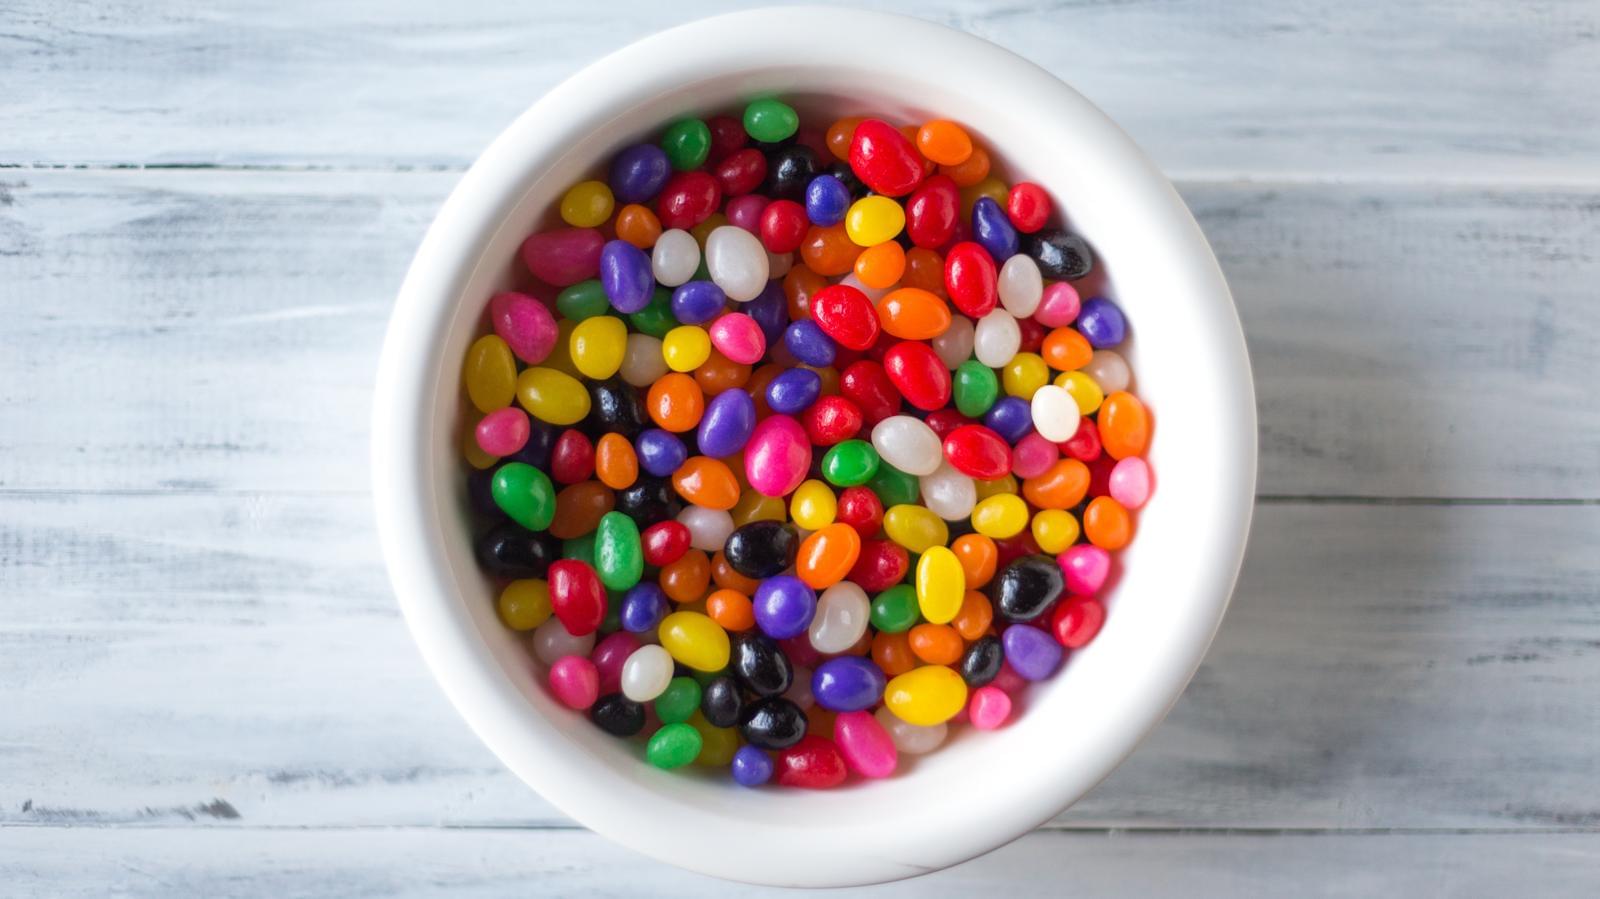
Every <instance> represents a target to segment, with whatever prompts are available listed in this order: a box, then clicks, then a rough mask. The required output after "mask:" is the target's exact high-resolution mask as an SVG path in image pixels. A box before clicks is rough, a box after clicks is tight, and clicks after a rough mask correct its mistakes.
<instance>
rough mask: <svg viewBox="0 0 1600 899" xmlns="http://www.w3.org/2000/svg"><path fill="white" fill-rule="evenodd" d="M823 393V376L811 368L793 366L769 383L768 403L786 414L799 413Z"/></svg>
mask: <svg viewBox="0 0 1600 899" xmlns="http://www.w3.org/2000/svg"><path fill="white" fill-rule="evenodd" d="M821 395H822V376H821V375H819V374H817V373H816V372H814V371H812V370H811V369H809V368H791V369H789V370H788V371H786V372H783V373H782V374H780V375H778V376H777V377H776V378H773V379H772V383H770V384H768V385H767V405H768V406H771V407H772V411H774V412H781V413H782V414H784V415H798V414H800V413H801V412H804V411H805V410H806V409H809V408H810V407H811V404H812V403H814V402H816V401H817V397H819V396H821Z"/></svg>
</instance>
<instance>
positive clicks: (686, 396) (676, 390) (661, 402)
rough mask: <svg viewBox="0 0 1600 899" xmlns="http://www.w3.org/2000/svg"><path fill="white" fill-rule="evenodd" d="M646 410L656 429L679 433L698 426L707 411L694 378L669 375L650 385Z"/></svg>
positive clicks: (702, 395) (701, 393)
mask: <svg viewBox="0 0 1600 899" xmlns="http://www.w3.org/2000/svg"><path fill="white" fill-rule="evenodd" d="M645 408H646V409H647V410H648V411H649V413H650V419H651V420H652V421H654V422H655V423H656V425H657V426H658V427H660V428H662V429H663V430H667V431H672V432H674V433H678V434H681V433H683V432H684V431H687V430H689V429H690V428H693V427H694V426H695V425H697V424H699V423H700V416H702V415H704V414H705V411H706V397H705V392H704V391H702V390H701V389H700V385H699V384H698V383H696V382H695V379H694V378H691V377H689V376H688V375H686V374H684V373H682V372H676V371H675V372H671V373H669V374H667V375H665V376H663V377H662V378H661V380H659V381H657V382H655V383H654V384H652V385H650V393H649V395H648V396H647V397H646V400H645Z"/></svg>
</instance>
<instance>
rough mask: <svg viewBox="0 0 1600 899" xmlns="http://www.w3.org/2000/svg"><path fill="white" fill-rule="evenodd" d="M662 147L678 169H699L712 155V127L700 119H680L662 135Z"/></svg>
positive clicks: (673, 165) (681, 170)
mask: <svg viewBox="0 0 1600 899" xmlns="http://www.w3.org/2000/svg"><path fill="white" fill-rule="evenodd" d="M661 148H662V149H663V150H665V151H666V155H667V159H668V160H669V161H670V162H671V163H672V167H673V168H675V169H677V170H678V171H680V172H683V171H687V170H689V169H697V168H699V167H700V166H702V165H705V162H706V157H708V156H709V155H711V129H710V128H709V127H708V126H707V125H706V123H705V122H703V121H701V120H700V119H680V120H678V121H676V122H673V123H672V124H671V125H668V126H667V130H666V132H665V133H663V134H662V135H661Z"/></svg>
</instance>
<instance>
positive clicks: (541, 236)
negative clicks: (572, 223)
mask: <svg viewBox="0 0 1600 899" xmlns="http://www.w3.org/2000/svg"><path fill="white" fill-rule="evenodd" d="M605 242H606V239H605V236H604V235H602V234H601V233H600V232H599V231H597V230H595V229H593V228H564V229H558V230H555V231H542V232H540V233H538V234H534V235H532V236H531V237H529V238H528V239H527V240H525V241H523V242H522V249H521V251H520V255H521V257H522V263H523V264H524V265H526V266H527V267H528V271H530V272H532V273H533V276H534V277H535V278H538V279H539V280H540V281H543V282H545V283H546V284H551V285H554V286H556V287H566V286H567V285H569V284H576V283H578V282H579V281H582V280H585V279H587V278H593V277H594V276H595V275H596V274H597V273H598V272H599V271H600V250H601V248H602V247H603V246H605Z"/></svg>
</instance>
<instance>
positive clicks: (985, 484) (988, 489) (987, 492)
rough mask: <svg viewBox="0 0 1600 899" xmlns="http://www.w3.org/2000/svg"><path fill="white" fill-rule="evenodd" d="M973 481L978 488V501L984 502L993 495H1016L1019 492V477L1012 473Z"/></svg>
mask: <svg viewBox="0 0 1600 899" xmlns="http://www.w3.org/2000/svg"><path fill="white" fill-rule="evenodd" d="M972 483H973V486H974V487H975V488H976V490H977V494H978V502H983V501H984V500H986V499H988V498H989V497H991V496H1000V495H1015V494H1016V492H1017V479H1016V478H1014V477H1012V476H1011V475H1010V474H1003V475H1001V476H1000V477H998V478H991V479H989V480H983V481H973V482H972Z"/></svg>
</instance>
